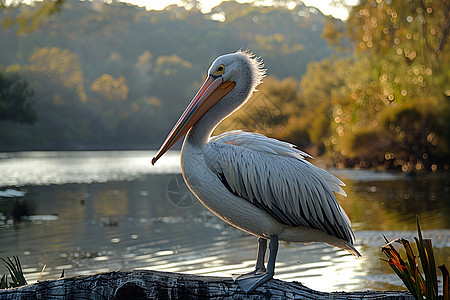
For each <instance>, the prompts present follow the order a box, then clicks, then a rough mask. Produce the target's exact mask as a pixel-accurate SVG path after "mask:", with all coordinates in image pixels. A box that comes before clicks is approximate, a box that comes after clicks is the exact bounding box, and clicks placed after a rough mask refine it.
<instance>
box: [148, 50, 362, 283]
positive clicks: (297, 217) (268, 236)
mask: <svg viewBox="0 0 450 300" xmlns="http://www.w3.org/2000/svg"><path fill="white" fill-rule="evenodd" d="M208 73H209V77H208V78H207V80H206V81H205V83H204V84H203V86H202V87H201V89H200V90H199V92H198V93H197V95H196V96H195V97H194V99H193V100H192V102H191V104H189V106H188V108H187V109H186V111H185V112H184V113H183V115H182V116H181V118H180V119H179V120H178V122H177V123H176V125H175V127H174V128H173V129H172V131H171V133H170V134H169V136H168V137H167V139H166V141H165V142H164V144H163V145H162V146H161V149H160V150H159V151H158V153H157V155H156V156H155V158H154V159H153V163H154V162H155V161H156V160H157V159H158V158H159V157H161V156H162V155H163V154H164V153H165V152H166V151H167V150H168V149H169V148H170V147H171V146H172V145H173V144H174V143H175V142H176V141H177V140H178V139H180V138H181V137H182V136H183V135H184V134H186V133H187V136H186V139H185V142H184V144H183V149H182V154H181V167H182V171H183V176H184V179H185V181H186V183H187V185H188V186H189V188H190V189H191V191H192V192H193V193H194V194H195V195H196V196H197V198H198V199H199V200H200V202H202V203H203V205H205V206H206V207H207V208H208V209H209V210H211V211H212V212H213V213H214V214H216V215H217V216H218V217H220V218H221V219H222V220H224V221H226V222H227V223H229V224H231V225H233V226H235V227H237V228H240V229H242V230H244V231H246V232H248V233H251V234H253V235H255V236H258V237H259V238H260V239H259V240H258V241H259V248H258V258H257V263H256V268H255V271H254V272H251V273H249V274H244V275H242V276H239V277H237V278H236V282H237V283H238V284H239V285H240V286H241V287H242V288H243V289H244V290H245V291H246V292H251V291H252V290H254V289H255V288H256V287H258V286H259V285H260V284H262V283H264V282H265V281H267V280H269V279H270V278H272V276H273V274H274V268H275V258H276V253H277V249H278V239H279V240H284V241H287V242H302V243H314V242H324V243H327V244H329V245H332V246H335V247H339V248H343V249H346V250H347V251H349V252H350V253H352V254H353V255H356V256H360V254H359V252H358V251H357V250H356V249H355V248H354V247H353V243H354V235H353V232H352V230H351V227H350V226H351V224H350V220H349V218H348V217H347V215H346V214H345V212H344V210H343V209H342V208H341V207H340V206H339V204H338V203H337V201H336V198H335V195H334V192H336V193H339V194H342V195H345V192H344V190H343V189H342V187H341V186H344V183H343V182H342V181H341V180H339V179H338V178H336V177H335V176H333V175H331V174H329V173H328V172H326V171H325V170H323V169H321V168H318V167H316V166H314V165H313V164H311V163H310V162H309V161H307V160H306V158H311V156H310V155H308V154H307V153H305V152H303V151H300V150H298V149H297V148H296V147H295V146H293V145H291V144H289V143H286V142H282V141H278V140H276V139H272V138H268V137H266V136H263V135H261V134H257V133H249V132H245V131H239V130H238V131H230V132H226V133H223V134H221V135H218V136H215V137H212V138H210V136H211V133H212V131H213V130H214V128H215V127H216V126H217V124H218V123H220V121H221V120H222V119H224V118H226V117H227V116H228V115H230V114H231V113H232V112H233V111H235V110H236V109H239V108H240V107H241V106H242V105H243V104H244V103H245V102H246V101H247V100H248V98H250V96H251V94H252V93H253V91H254V90H255V88H256V86H257V85H258V84H259V83H260V82H261V79H262V78H263V76H264V74H265V70H264V69H263V67H262V62H261V61H260V60H258V59H255V58H253V57H252V55H251V54H250V53H248V52H240V51H239V52H237V53H233V54H228V55H224V56H221V57H219V58H217V59H216V60H215V61H214V62H213V64H212V66H211V68H210V69H209V71H208ZM267 240H270V245H269V248H270V256H269V262H268V268H267V271H266V269H265V266H264V253H265V251H266V247H267V246H266V245H267Z"/></svg>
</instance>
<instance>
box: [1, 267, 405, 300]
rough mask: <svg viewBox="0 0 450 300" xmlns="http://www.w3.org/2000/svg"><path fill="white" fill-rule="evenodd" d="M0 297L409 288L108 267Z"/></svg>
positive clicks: (378, 295)
mask: <svg viewBox="0 0 450 300" xmlns="http://www.w3.org/2000/svg"><path fill="white" fill-rule="evenodd" d="M0 299H2V300H3V299H336V300H337V299H408V300H410V299H413V297H412V296H411V294H409V293H408V292H400V291H386V292H380V291H361V292H333V293H324V292H319V291H314V290H311V289H309V288H307V287H305V286H304V285H302V284H300V283H298V282H285V281H281V280H277V279H272V280H270V281H268V282H267V283H265V284H263V285H262V286H260V287H258V288H257V289H256V290H255V291H254V292H252V293H250V294H248V295H246V294H245V293H244V292H243V291H242V290H241V289H240V288H239V286H238V285H237V284H235V283H234V282H233V280H232V279H229V278H221V277H208V276H197V275H187V274H179V273H167V272H160V271H149V270H134V271H130V272H120V271H113V272H107V273H99V274H94V275H89V276H77V277H70V278H61V279H56V280H46V281H40V282H37V283H35V284H30V285H26V286H22V287H18V288H14V289H6V290H0Z"/></svg>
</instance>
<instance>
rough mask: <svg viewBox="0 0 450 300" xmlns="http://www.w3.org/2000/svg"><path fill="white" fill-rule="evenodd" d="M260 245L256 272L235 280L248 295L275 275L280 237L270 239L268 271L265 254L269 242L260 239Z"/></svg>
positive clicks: (273, 236) (274, 236) (275, 236)
mask: <svg viewBox="0 0 450 300" xmlns="http://www.w3.org/2000/svg"><path fill="white" fill-rule="evenodd" d="M258 244H259V246H258V257H257V259H256V268H255V271H253V272H250V273H247V274H242V275H240V276H238V277H236V278H234V281H235V282H236V283H237V284H239V286H240V287H241V288H242V289H243V290H244V292H246V293H251V292H252V291H253V290H255V289H256V288H257V287H258V286H260V285H261V284H263V283H264V282H266V281H268V280H269V279H271V278H272V277H273V275H274V274H275V260H276V258H277V253H278V236H277V235H272V236H271V237H270V242H269V261H268V262H267V270H265V268H264V254H265V252H266V247H267V240H266V239H261V238H260V239H258ZM261 253H262V254H261ZM264 271H265V272H264ZM261 272H264V273H261Z"/></svg>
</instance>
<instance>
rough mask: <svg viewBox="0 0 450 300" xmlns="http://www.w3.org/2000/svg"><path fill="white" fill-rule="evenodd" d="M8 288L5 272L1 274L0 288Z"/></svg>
mask: <svg viewBox="0 0 450 300" xmlns="http://www.w3.org/2000/svg"><path fill="white" fill-rule="evenodd" d="M6 288H8V276H7V275H6V274H5V275H3V276H2V279H1V280H0V289H1V290H2V289H6Z"/></svg>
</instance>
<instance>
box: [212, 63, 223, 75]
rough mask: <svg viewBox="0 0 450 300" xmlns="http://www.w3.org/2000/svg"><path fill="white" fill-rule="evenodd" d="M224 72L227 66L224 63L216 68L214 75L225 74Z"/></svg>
mask: <svg viewBox="0 0 450 300" xmlns="http://www.w3.org/2000/svg"><path fill="white" fill-rule="evenodd" d="M223 72H225V67H224V66H223V65H220V66H218V67H217V68H216V70H215V71H214V73H213V75H214V76H220V75H222V74H223Z"/></svg>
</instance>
